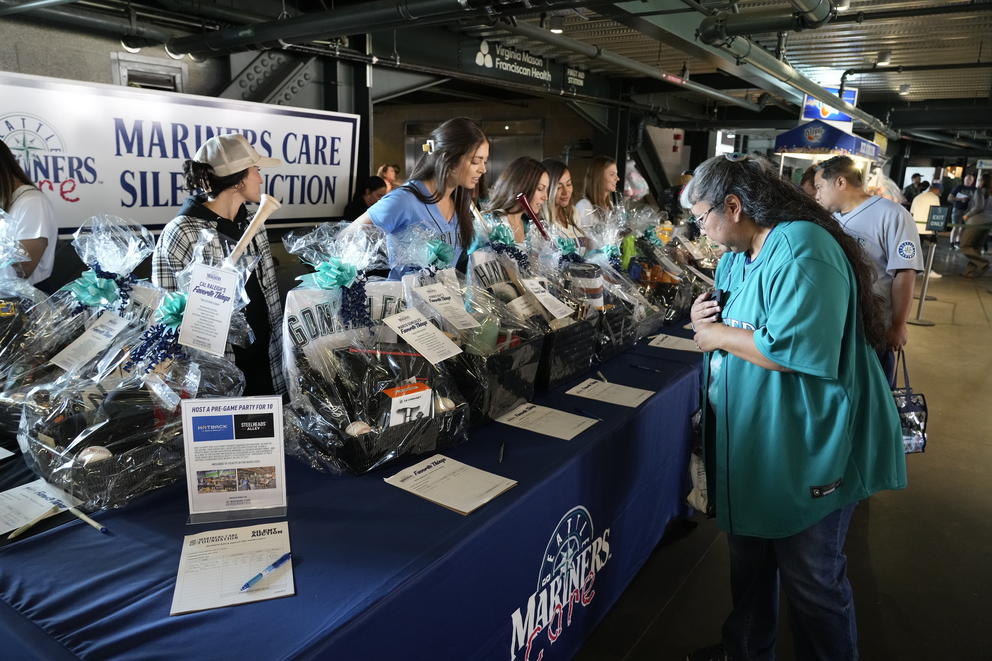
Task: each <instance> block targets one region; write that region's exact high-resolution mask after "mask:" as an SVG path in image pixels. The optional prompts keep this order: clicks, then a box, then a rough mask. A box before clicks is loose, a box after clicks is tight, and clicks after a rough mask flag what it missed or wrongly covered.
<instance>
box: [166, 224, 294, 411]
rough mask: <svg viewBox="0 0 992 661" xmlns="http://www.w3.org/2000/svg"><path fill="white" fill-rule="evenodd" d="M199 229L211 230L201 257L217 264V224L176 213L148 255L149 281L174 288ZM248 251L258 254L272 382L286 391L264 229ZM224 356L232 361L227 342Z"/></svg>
mask: <svg viewBox="0 0 992 661" xmlns="http://www.w3.org/2000/svg"><path fill="white" fill-rule="evenodd" d="M201 230H212V231H214V232H215V236H214V239H213V241H211V242H210V243H209V244H207V245H206V246H205V247H204V257H205V258H207V260H208V263H211V262H212V263H220V262H221V261H223V259H224V256H225V255H224V249H223V247H222V246H221V242H220V241H219V240H218V239H217V236H216V231H217V223H216V222H215V221H212V220H204V219H202V218H197V217H195V216H177V217H175V218H173V219H172V220H171V221H170V222H169V224H167V225H166V226H165V228H164V229H163V230H162V234H161V236H159V238H158V243H157V244H156V245H155V254H154V255H152V282H153V283H155V284H156V285H158V286H159V287H161V288H162V289H164V290H166V291H177V290H178V289H179V284H178V283H177V281H176V276H177V275H179V272H180V271H182V270H183V269H184V268H186V266H187V265H188V264H189V263H190V262H191V261H193V248H194V246H196V243H197V241H198V240H199V239H200V231H201ZM247 252H248V254H250V255H259V256H261V259H260V261H259V266H258V268H257V269H256V275H257V276H258V279H259V285H260V286H261V288H262V292H263V293H264V295H265V306H266V308H268V311H269V327H270V329H271V333H272V334H271V336H270V339H269V365H270V368H271V370H272V383H273V385H274V386H275V391H276V393H277V394H281V393H284V392H286V382H285V380H284V378H283V374H282V301H281V299H280V296H279V284H278V282H277V280H276V270H275V265H274V264H273V262H272V253H271V251H270V250H269V239H268V237H267V236H266V234H265V231H264V230H263V231H261V232H259V233H258V234H256V235H255V237H254V238H253V239H252V241H251V243H250V244H248V250H247ZM225 356H226V357H227V358H228V359H229V360H230V361H231V362H234V352H233V351H232V349H231V345H230V344H228V345H227V351H226V352H225Z"/></svg>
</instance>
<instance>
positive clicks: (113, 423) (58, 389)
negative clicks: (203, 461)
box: [18, 232, 257, 510]
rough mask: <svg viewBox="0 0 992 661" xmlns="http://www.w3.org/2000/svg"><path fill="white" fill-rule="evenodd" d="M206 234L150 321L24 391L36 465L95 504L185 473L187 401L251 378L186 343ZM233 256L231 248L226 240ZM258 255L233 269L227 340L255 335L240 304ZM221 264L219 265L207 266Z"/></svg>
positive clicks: (232, 390) (24, 420) (27, 439)
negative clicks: (82, 365) (183, 333)
mask: <svg viewBox="0 0 992 661" xmlns="http://www.w3.org/2000/svg"><path fill="white" fill-rule="evenodd" d="M210 241H211V233H209V232H204V236H203V237H202V238H201V241H200V242H199V243H198V244H197V246H196V247H195V248H194V257H193V262H192V263H191V264H190V265H189V266H188V267H187V268H186V269H184V270H183V271H182V272H181V273H180V274H178V277H177V280H178V283H179V288H180V291H177V292H171V293H168V294H164V295H163V296H162V297H161V299H160V302H159V304H158V305H157V307H156V309H155V310H154V312H153V314H152V315H151V318H150V319H149V321H148V323H147V324H146V327H145V328H144V329H143V330H142V331H141V332H138V333H135V332H131V330H130V329H128V330H127V331H126V332H123V333H121V334H119V335H117V336H116V337H115V338H114V341H113V342H112V343H111V344H110V346H109V347H107V348H106V349H105V350H104V351H102V352H101V353H100V354H99V355H98V356H97V357H96V358H95V359H94V361H93V362H92V363H91V364H90V366H89V367H88V368H87V369H86V370H76V371H71V372H68V373H66V374H63V375H60V376H59V377H58V378H56V379H54V380H52V381H50V382H47V383H42V384H37V385H35V386H34V387H33V388H32V389H31V390H29V391H28V393H27V394H26V396H25V401H24V407H23V415H22V417H21V424H20V429H19V432H18V442H19V444H20V445H21V449H22V450H23V451H24V455H25V460H26V461H27V463H28V465H29V466H30V467H31V468H32V470H34V471H35V472H36V473H37V474H38V475H39V476H41V477H43V478H44V479H45V480H47V481H48V482H51V483H52V484H55V485H57V486H59V487H61V488H62V489H64V490H66V491H68V492H69V493H71V494H72V495H73V496H75V497H76V498H78V499H80V500H81V501H82V503H83V504H82V507H84V508H86V509H89V510H94V509H100V508H103V507H121V506H123V505H125V504H126V503H128V502H129V501H130V500H132V499H133V498H135V497H136V496H138V495H140V494H142V493H145V492H147V491H151V490H153V489H157V488H159V487H162V486H165V485H167V484H170V483H172V482H174V481H176V480H177V479H180V478H182V476H183V474H184V466H185V465H184V461H183V432H182V416H181V412H180V402H181V400H183V399H192V398H208V397H236V396H239V395H240V394H241V393H242V391H243V390H244V376H243V375H242V373H241V371H240V370H239V369H238V368H237V367H235V365H234V364H233V363H232V362H231V361H229V360H228V359H226V358H224V357H223V356H214V355H211V354H209V353H206V352H204V351H200V350H198V349H194V348H191V347H187V346H184V345H181V344H180V343H179V335H180V327H181V325H182V320H183V315H184V313H185V311H186V301H187V296H188V292H189V290H190V288H191V279H190V278H191V272H192V270H193V267H194V266H195V265H196V264H201V263H204V259H205V258H204V255H203V252H204V251H203V246H204V245H205V244H206V243H209V242H210ZM225 247H226V248H227V253H228V254H230V246H229V245H227V246H225ZM256 263H257V257H253V256H244V257H241V258H240V259H239V260H238V262H237V264H236V265H234V264H231V263H230V262H228V264H227V265H226V266H225V268H228V269H233V270H236V271H237V272H238V273H239V278H238V284H237V285H236V290H237V291H234V292H218V293H219V294H221V295H230V296H231V297H232V298H233V300H234V301H235V303H234V306H235V309H236V312H235V314H234V315H233V317H232V323H231V330H230V334H229V340H230V341H234V342H237V343H241V342H244V341H245V340H246V336H247V334H248V331H247V325H246V323H245V321H244V314H243V313H241V312H240V310H241V308H243V307H244V305H246V304H247V298H246V297H245V294H244V284H245V282H246V280H247V276H248V274H249V273H250V270H251V269H252V268H253V267H254V265H255V264H256ZM208 266H217V267H219V266H220V265H219V264H208Z"/></svg>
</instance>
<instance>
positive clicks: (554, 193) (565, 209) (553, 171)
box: [542, 158, 589, 255]
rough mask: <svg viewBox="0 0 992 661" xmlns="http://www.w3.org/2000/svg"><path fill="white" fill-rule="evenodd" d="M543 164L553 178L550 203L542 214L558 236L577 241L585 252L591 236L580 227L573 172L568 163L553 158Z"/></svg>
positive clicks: (550, 177) (578, 247)
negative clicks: (575, 202)
mask: <svg viewBox="0 0 992 661" xmlns="http://www.w3.org/2000/svg"><path fill="white" fill-rule="evenodd" d="M542 165H544V167H545V168H546V169H547V171H548V178H549V179H550V180H551V186H550V187H549V189H548V203H547V204H546V205H545V207H544V213H543V214H542V215H543V216H544V218H545V220H546V221H548V225H549V226H550V227H552V228H553V229H554V231H555V233H556V234H557V235H558V236H560V237H562V238H565V239H571V240H573V241H575V245H576V248H577V250H578V253H579V254H580V255H581V254H584V253H585V251H586V250H587V249H588V248H589V237H588V236H587V235H586V233H585V232H583V231H582V228H581V227H579V222H578V212H577V211H576V209H575V204H574V202H573V201H572V200H573V191H574V186H573V184H572V173H571V172H570V171H569V169H568V166H567V165H565V164H564V163H562V162H561V161H559V160H556V159H553V158H547V159H545V160H544V162H543V163H542Z"/></svg>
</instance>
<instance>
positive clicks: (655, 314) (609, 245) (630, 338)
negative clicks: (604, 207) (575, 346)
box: [544, 206, 664, 362]
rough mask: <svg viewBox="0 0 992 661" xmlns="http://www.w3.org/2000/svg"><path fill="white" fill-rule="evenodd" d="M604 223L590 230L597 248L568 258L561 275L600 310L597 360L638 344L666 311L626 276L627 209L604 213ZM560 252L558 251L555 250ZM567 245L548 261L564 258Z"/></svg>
mask: <svg viewBox="0 0 992 661" xmlns="http://www.w3.org/2000/svg"><path fill="white" fill-rule="evenodd" d="M603 215H604V217H605V220H603V222H600V223H598V224H596V225H593V226H590V227H589V228H588V229H587V233H588V234H589V235H590V238H591V240H592V243H593V245H594V246H596V247H595V248H593V249H592V250H589V251H588V252H586V254H585V256H584V257H581V258H579V257H578V256H577V255H571V256H569V257H568V258H565V259H564V262H563V263H564V265H565V268H564V269H563V270H562V277H563V278H564V281H565V283H566V285H565V286H566V287H568V289H569V290H570V291H571V292H572V293H573V295H575V296H576V297H577V298H579V299H580V300H582V301H583V302H584V303H585V304H586V305H587V306H589V307H592V308H596V309H597V310H599V312H600V314H599V316H598V318H597V320H598V325H597V329H598V333H599V338H598V347H597V351H596V359H597V360H598V361H600V362H602V361H604V360H607V359H608V358H611V357H613V356H615V355H616V354H618V353H620V352H621V351H623V350H625V349H627V348H629V347H631V346H633V344H634V343H635V342H636V341H637V339H638V338H639V337H642V336H643V335H645V334H647V331H648V330H650V329H651V328H656V327H659V326H660V325H661V324H662V323H663V319H664V311H663V310H661V309H659V308H658V307H657V306H656V305H654V304H652V303H651V302H650V301H648V300H647V298H645V297H644V295H643V294H641V292H640V286H639V285H638V284H637V283H635V282H634V281H633V280H631V279H630V277H629V276H628V275H627V274H626V272H625V271H624V268H623V264H622V253H621V247H620V246H621V243H622V241H623V238H624V237H625V236H627V235H629V234H630V229H629V227H628V226H627V218H626V208H625V207H622V206H617V207H615V208H614V209H613V210H612V211H610V212H608V213H606V214H603ZM556 247H557V248H558V249H559V250H558V252H557V253H556V252H555V248H556ZM565 251H567V244H566V246H562V245H557V246H556V245H550V246H549V247H548V249H547V250H546V251H544V252H545V253H547V254H548V259H551V260H553V259H555V257H557V258H558V259H559V260H560V261H561V260H563V256H564V252H565Z"/></svg>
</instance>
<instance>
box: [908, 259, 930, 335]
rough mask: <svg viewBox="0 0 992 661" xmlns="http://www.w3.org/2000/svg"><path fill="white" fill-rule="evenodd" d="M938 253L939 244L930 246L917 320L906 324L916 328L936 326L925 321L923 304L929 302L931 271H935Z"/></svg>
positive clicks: (911, 320) (917, 309) (917, 307)
mask: <svg viewBox="0 0 992 661" xmlns="http://www.w3.org/2000/svg"><path fill="white" fill-rule="evenodd" d="M936 252H937V242H936V241H934V242H933V243H931V244H930V252H929V253H928V254H927V268H926V271H924V273H923V291H921V292H920V304H919V305H917V306H916V318H915V319H910V320H908V321H907V322H906V323H909V324H913V325H914V326H936V323H934V322H932V321H929V320H928V319H923V304H924V303H925V302H926V300H927V288H928V287H929V286H930V270H931V269H933V257H934V255H935V254H936Z"/></svg>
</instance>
